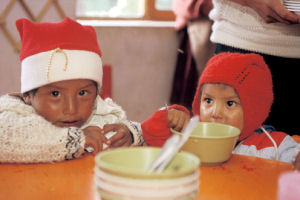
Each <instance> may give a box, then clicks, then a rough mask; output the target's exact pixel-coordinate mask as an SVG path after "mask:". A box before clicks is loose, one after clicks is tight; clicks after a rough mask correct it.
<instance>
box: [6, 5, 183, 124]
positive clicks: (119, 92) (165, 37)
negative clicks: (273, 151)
mask: <svg viewBox="0 0 300 200" xmlns="http://www.w3.org/2000/svg"><path fill="white" fill-rule="evenodd" d="M8 2H9V0H0V5H1V6H0V15H1V12H2V11H3V10H4V8H5V7H6V5H7V4H8ZM59 2H60V4H61V6H62V8H63V9H64V11H65V13H66V15H67V16H69V17H71V18H75V0H72V1H71V0H60V1H59ZM25 3H27V4H28V5H29V7H30V9H31V10H32V12H33V13H34V15H35V16H36V15H37V14H38V13H39V11H40V10H41V8H42V7H43V6H44V4H45V3H46V0H39V1H36V0H27V1H25ZM20 17H26V13H25V12H24V11H23V10H22V8H21V6H20V4H19V3H16V4H15V6H14V7H13V9H12V11H11V12H10V14H9V15H8V16H7V18H6V23H7V27H8V29H9V31H11V33H12V34H13V36H14V37H15V38H16V39H18V33H17V31H16V28H15V25H14V22H15V20H16V19H18V18H20ZM44 21H49V22H57V21H60V18H59V17H58V14H57V11H56V10H55V9H54V7H53V6H52V7H51V8H50V10H49V11H48V12H47V14H46V15H45V17H44V18H43V19H42V22H44ZM95 28H96V32H97V34H98V40H99V44H100V48H101V50H102V53H103V63H104V64H111V65H112V67H113V99H114V101H116V102H117V103H118V104H119V105H121V106H122V107H123V109H124V110H126V112H127V115H128V118H129V119H130V120H135V121H143V120H145V119H146V118H147V117H148V116H149V115H150V114H151V113H152V112H153V111H154V110H155V109H157V108H159V107H161V106H164V104H165V103H168V100H169V96H170V92H171V84H172V79H173V73H174V66H175V62H176V53H177V52H176V50H177V46H178V38H177V35H176V32H175V31H174V29H173V28H172V27H165V28H162V27H95ZM18 40H19V39H18ZM18 56H19V54H18V53H17V52H15V51H14V49H13V47H12V45H11V44H10V43H9V41H8V40H7V39H6V37H5V35H4V34H3V32H2V30H1V29H0V95H2V94H5V93H8V92H12V91H19V90H20V62H19V59H18Z"/></svg>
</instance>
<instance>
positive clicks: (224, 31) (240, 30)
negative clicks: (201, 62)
mask: <svg viewBox="0 0 300 200" xmlns="http://www.w3.org/2000/svg"><path fill="white" fill-rule="evenodd" d="M213 5H214V8H213V10H212V11H211V12H210V14H209V17H210V18H211V19H212V20H213V21H214V23H213V26H212V31H213V32H212V35H211V38H210V39H211V41H212V42H214V43H220V44H223V45H227V46H231V47H236V48H240V49H245V50H250V51H254V52H259V53H264V54H269V55H274V56H280V57H288V58H300V24H293V25H286V24H283V23H270V24H267V23H265V22H264V21H263V19H262V18H261V17H260V16H259V15H258V14H257V13H256V12H255V11H254V10H253V9H252V8H250V7H246V6H242V5H240V4H237V3H235V2H232V1H230V0H213Z"/></svg>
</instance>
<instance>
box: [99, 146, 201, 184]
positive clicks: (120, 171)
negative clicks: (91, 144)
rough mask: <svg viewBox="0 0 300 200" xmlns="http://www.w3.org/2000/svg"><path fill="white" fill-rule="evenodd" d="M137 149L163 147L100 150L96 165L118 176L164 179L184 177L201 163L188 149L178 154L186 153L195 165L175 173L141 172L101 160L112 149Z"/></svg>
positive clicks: (129, 149) (115, 150)
mask: <svg viewBox="0 0 300 200" xmlns="http://www.w3.org/2000/svg"><path fill="white" fill-rule="evenodd" d="M136 149H142V150H143V149H144V150H145V151H146V149H155V151H158V153H159V150H160V149H161V148H159V147H142V146H140V147H121V148H117V149H111V150H107V151H104V152H100V153H98V154H97V155H96V156H95V163H96V167H99V168H100V169H101V170H103V171H105V172H107V173H111V174H113V175H117V176H122V177H128V178H141V179H145V178H147V179H164V178H181V177H184V176H186V175H189V174H192V173H193V172H195V170H197V169H198V167H199V165H200V160H199V158H198V157H197V156H196V155H194V154H192V153H189V152H186V151H180V152H178V154H180V155H185V156H188V157H189V158H191V159H192V160H193V162H194V163H195V164H194V167H193V166H189V167H188V168H187V169H186V170H184V171H181V172H178V173H174V172H163V173H160V174H158V173H156V172H151V173H147V172H146V173H145V172H139V171H135V169H128V168H124V167H120V166H116V165H112V164H109V163H107V162H103V161H101V157H104V156H106V155H107V154H109V153H111V152H112V151H114V152H118V151H124V150H125V151H134V150H136Z"/></svg>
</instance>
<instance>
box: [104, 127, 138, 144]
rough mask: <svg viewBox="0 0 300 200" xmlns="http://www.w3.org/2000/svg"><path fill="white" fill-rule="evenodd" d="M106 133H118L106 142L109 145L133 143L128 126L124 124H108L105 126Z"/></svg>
mask: <svg viewBox="0 0 300 200" xmlns="http://www.w3.org/2000/svg"><path fill="white" fill-rule="evenodd" d="M103 131H104V134H107V133H109V132H111V131H115V132H116V134H115V135H113V136H112V137H111V138H109V139H108V140H107V142H106V144H107V145H108V146H109V147H112V148H114V147H125V146H130V145H131V144H132V142H133V141H132V136H131V133H130V130H129V129H128V127H127V126H126V125H124V124H106V125H104V127H103Z"/></svg>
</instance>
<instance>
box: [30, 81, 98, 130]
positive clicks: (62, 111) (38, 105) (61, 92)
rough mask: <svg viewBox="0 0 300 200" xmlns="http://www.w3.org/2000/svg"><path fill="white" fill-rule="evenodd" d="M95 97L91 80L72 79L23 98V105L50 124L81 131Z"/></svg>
mask: <svg viewBox="0 0 300 200" xmlns="http://www.w3.org/2000/svg"><path fill="white" fill-rule="evenodd" d="M96 95H97V87H96V84H95V83H94V82H93V81H91V80H85V79H76V80H75V79H74V80H67V81H60V82H55V83H52V84H49V85H46V86H43V87H40V88H38V90H37V92H36V93H35V94H33V92H30V93H29V94H28V95H25V96H24V100H25V102H26V103H27V104H29V105H32V106H33V108H34V109H35V110H36V112H37V113H38V114H39V115H41V116H42V117H44V118H45V119H46V120H48V121H49V122H51V123H52V124H54V125H56V126H60V127H70V126H75V127H81V126H82V125H83V124H84V123H85V122H86V121H87V120H88V118H89V117H90V115H91V113H92V110H93V107H94V102H95V99H96Z"/></svg>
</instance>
